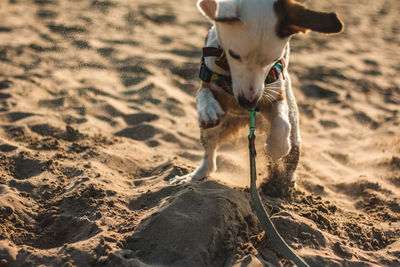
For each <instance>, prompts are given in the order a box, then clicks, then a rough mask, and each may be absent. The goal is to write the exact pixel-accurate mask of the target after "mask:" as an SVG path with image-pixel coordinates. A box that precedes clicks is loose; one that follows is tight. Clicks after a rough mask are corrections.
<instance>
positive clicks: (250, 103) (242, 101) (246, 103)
mask: <svg viewBox="0 0 400 267" xmlns="http://www.w3.org/2000/svg"><path fill="white" fill-rule="evenodd" d="M238 102H239V105H241V106H242V107H244V108H245V109H249V110H250V109H252V108H255V107H256V105H257V102H258V99H257V98H255V99H253V100H248V99H247V98H246V97H244V96H242V95H240V96H239V97H238Z"/></svg>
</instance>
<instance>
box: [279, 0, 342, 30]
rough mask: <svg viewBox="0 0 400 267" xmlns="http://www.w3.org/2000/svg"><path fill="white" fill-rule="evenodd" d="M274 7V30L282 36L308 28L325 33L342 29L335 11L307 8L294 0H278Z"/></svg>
mask: <svg viewBox="0 0 400 267" xmlns="http://www.w3.org/2000/svg"><path fill="white" fill-rule="evenodd" d="M274 9H275V13H276V14H277V16H278V23H277V28H276V31H277V34H278V36H280V37H282V38H284V37H288V36H290V35H292V34H295V33H299V32H303V33H305V32H307V31H309V30H311V31H315V32H319V33H325V34H335V33H339V32H341V31H342V30H343V22H342V21H341V20H340V18H339V17H338V15H337V14H336V13H332V12H331V13H327V12H320V11H315V10H312V9H308V8H306V7H305V6H304V5H302V4H300V3H298V2H296V1H294V0H278V1H277V2H275V4H274Z"/></svg>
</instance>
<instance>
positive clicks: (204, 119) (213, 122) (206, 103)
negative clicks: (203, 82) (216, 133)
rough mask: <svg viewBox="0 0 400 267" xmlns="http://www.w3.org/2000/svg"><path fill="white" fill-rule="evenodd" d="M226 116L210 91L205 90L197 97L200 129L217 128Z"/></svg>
mask: <svg viewBox="0 0 400 267" xmlns="http://www.w3.org/2000/svg"><path fill="white" fill-rule="evenodd" d="M224 114H225V112H224V111H223V110H222V108H221V106H220V104H219V103H218V101H217V100H216V99H215V98H214V95H213V94H212V93H211V91H210V89H208V88H203V89H202V90H201V91H200V93H199V94H198V96H197V115H198V118H199V123H200V127H201V128H203V129H207V128H212V127H215V126H217V125H218V124H219V122H220V121H221V119H222V117H223V116H224Z"/></svg>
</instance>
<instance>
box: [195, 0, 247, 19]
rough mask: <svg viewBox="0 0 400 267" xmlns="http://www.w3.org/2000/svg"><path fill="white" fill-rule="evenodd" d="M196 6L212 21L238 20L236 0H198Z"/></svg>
mask: <svg viewBox="0 0 400 267" xmlns="http://www.w3.org/2000/svg"><path fill="white" fill-rule="evenodd" d="M197 7H198V8H199V10H200V12H201V13H203V15H205V16H206V17H208V18H209V19H211V20H213V21H218V22H224V21H226V22H229V21H238V20H239V14H238V13H239V10H238V9H239V4H238V2H237V1H236V0H219V1H216V0H199V1H198V2H197Z"/></svg>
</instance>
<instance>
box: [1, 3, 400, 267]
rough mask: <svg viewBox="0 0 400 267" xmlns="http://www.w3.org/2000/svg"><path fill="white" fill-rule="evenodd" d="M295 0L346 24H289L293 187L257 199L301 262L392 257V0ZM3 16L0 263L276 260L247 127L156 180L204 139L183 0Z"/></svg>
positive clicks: (395, 252) (203, 27)
mask: <svg viewBox="0 0 400 267" xmlns="http://www.w3.org/2000/svg"><path fill="white" fill-rule="evenodd" d="M307 5H308V6H310V7H313V8H316V9H322V10H334V11H336V12H338V13H339V14H340V15H341V17H342V18H343V20H344V22H345V24H346V30H345V31H344V32H343V33H342V34H341V35H338V36H329V37H327V36H320V35H317V34H313V33H311V34H307V35H301V36H296V37H295V38H293V39H292V42H291V47H292V57H291V65H290V71H291V73H292V80H293V86H294V88H295V95H296V98H297V100H298V103H299V109H300V114H301V115H300V120H301V132H302V137H303V149H302V157H301V160H300V166H299V169H298V171H297V177H298V187H299V188H298V191H297V192H295V193H293V194H292V195H291V196H290V197H279V196H278V197H277V196H276V195H273V194H271V192H272V191H271V190H270V189H268V187H267V188H264V193H263V194H262V197H263V201H264V203H265V205H266V206H267V207H268V208H269V210H270V212H271V214H272V219H273V221H274V222H275V223H276V225H277V228H278V230H279V231H280V233H281V234H282V236H283V237H284V238H285V240H286V241H287V242H288V243H289V244H290V245H291V246H292V247H293V248H294V249H295V250H296V251H297V252H298V254H300V255H301V256H302V257H303V258H304V259H305V260H306V261H307V262H308V263H309V264H310V265H311V266H369V265H380V266H396V265H399V264H400V263H399V257H400V242H399V241H398V240H399V237H400V200H399V190H400V189H399V187H400V176H399V173H400V137H399V136H400V135H399V133H400V131H399V124H400V119H399V116H398V114H399V109H400V108H399V104H400V88H399V84H400V78H399V76H398V72H399V71H400V68H399V66H400V64H399V63H400V61H399V58H398V57H397V56H396V55H397V53H398V46H399V43H400V40H399V38H400V34H399V33H400V28H399V27H400V26H399V25H400V18H399V16H398V14H397V13H398V10H399V8H400V4H399V2H398V1H397V0H366V1H363V2H362V3H361V2H359V3H358V2H349V1H345V0H337V1H335V3H331V1H316V0H310V1H307ZM0 17H1V18H2V19H1V21H0V40H1V42H0V121H1V127H0V266H38V265H44V266H90V265H93V266H148V265H150V266H262V265H267V264H273V265H279V264H283V265H288V263H287V262H286V261H285V260H284V259H283V258H282V257H281V255H280V254H279V253H278V252H277V251H276V250H275V249H274V248H273V247H272V245H271V244H270V242H269V241H268V239H267V238H266V237H265V233H264V232H263V231H262V229H261V226H260V224H259V222H258V221H257V218H256V217H255V214H254V212H253V210H252V207H251V202H250V198H249V193H248V191H247V189H246V188H245V186H246V185H247V184H248V179H249V177H248V167H247V166H246V165H247V162H248V158H247V151H246V144H245V141H246V132H243V134H242V135H241V136H242V139H240V140H241V141H243V142H239V143H238V142H234V143H230V144H227V145H226V146H224V147H223V148H222V151H221V153H220V154H219V157H218V163H219V165H220V167H221V170H220V171H219V172H217V173H216V174H215V175H214V176H213V177H211V178H210V179H209V180H207V181H203V182H199V183H194V184H183V185H174V186H171V185H170V184H169V183H168V180H169V179H170V178H172V177H174V176H175V175H181V174H185V173H188V172H190V171H192V170H193V169H194V168H195V167H197V165H198V164H199V161H200V159H201V156H202V149H201V146H200V143H199V130H198V126H197V121H196V111H195V98H194V94H195V91H196V88H197V86H198V85H199V81H198V79H197V72H198V67H199V57H200V55H201V50H200V48H201V47H202V45H203V43H204V37H205V35H206V32H207V29H208V27H209V26H210V25H209V23H208V22H207V21H206V19H205V18H203V17H202V16H201V15H200V13H199V12H198V11H197V10H196V8H195V1H183V0H177V1H156V0H147V1H144V0H137V1H126V0H100V1H99V0H93V1H71V0H59V1H56V0H32V1H22V0H9V1H3V2H2V4H1V5H0ZM257 138H258V140H259V141H263V139H265V137H264V136H262V135H257ZM258 151H259V155H260V157H258V163H257V165H258V166H259V172H260V177H266V178H267V176H268V174H267V173H266V172H265V167H264V165H265V164H264V162H263V158H262V149H261V148H260V149H258Z"/></svg>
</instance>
